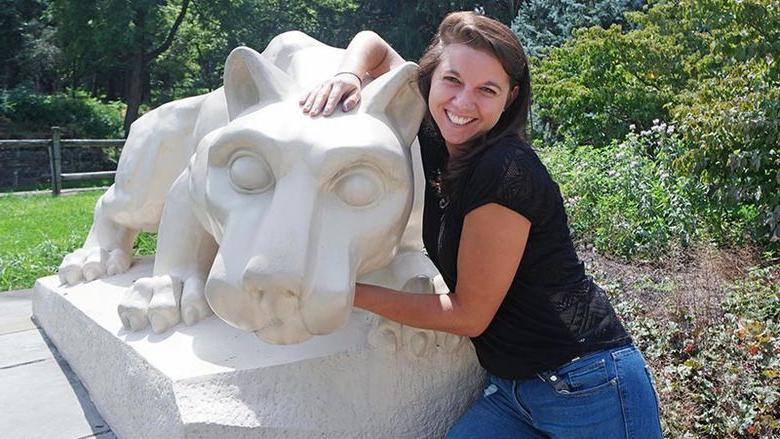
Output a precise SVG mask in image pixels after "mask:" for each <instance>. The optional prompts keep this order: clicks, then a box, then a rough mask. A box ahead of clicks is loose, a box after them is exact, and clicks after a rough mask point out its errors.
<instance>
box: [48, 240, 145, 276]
mask: <svg viewBox="0 0 780 439" xmlns="http://www.w3.org/2000/svg"><path fill="white" fill-rule="evenodd" d="M131 263H132V258H131V257H130V255H129V254H128V253H127V252H126V251H124V250H122V249H119V248H117V249H114V250H111V251H108V250H106V249H104V248H100V247H88V248H80V249H77V250H75V251H74V252H72V253H68V254H67V255H65V257H64V258H63V259H62V263H61V264H60V267H59V269H58V270H57V271H58V274H59V277H60V281H61V282H63V283H66V284H68V285H75V284H77V283H79V282H81V281H82V280H83V281H86V282H89V281H92V280H95V279H99V278H102V277H105V276H113V275H115V274H120V273H124V272H125V271H127V270H128V269H129V268H130V265H131Z"/></svg>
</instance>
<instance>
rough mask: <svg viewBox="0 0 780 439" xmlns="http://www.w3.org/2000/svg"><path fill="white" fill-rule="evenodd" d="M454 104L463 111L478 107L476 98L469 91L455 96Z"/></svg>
mask: <svg viewBox="0 0 780 439" xmlns="http://www.w3.org/2000/svg"><path fill="white" fill-rule="evenodd" d="M452 103H453V104H454V105H455V106H456V107H457V108H458V109H461V110H472V109H474V107H475V106H476V102H475V100H474V96H473V95H472V94H471V93H469V92H468V91H467V90H463V91H460V92H458V93H457V94H455V96H453V98H452Z"/></svg>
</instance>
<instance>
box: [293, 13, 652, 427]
mask: <svg viewBox="0 0 780 439" xmlns="http://www.w3.org/2000/svg"><path fill="white" fill-rule="evenodd" d="M403 62H404V60H403V59H402V58H401V57H400V56H399V55H398V53H396V52H395V51H394V50H393V49H392V47H390V46H389V45H388V44H387V43H386V42H384V41H383V40H382V39H381V38H380V37H379V36H377V35H376V34H374V33H371V32H361V33H359V34H358V35H357V36H355V38H354V39H353V41H352V42H351V43H350V45H349V47H348V48H347V52H346V55H345V58H344V61H343V63H342V65H341V69H340V73H338V74H336V75H335V76H334V77H333V78H332V79H331V80H329V81H326V82H325V83H323V84H321V85H320V86H319V87H317V88H316V89H315V90H312V91H311V92H309V93H308V94H307V95H306V96H304V97H303V98H302V99H301V102H300V103H301V105H302V107H303V111H304V112H306V113H308V114H309V115H311V116H317V115H319V114H322V115H326V116H327V115H329V114H332V113H333V112H334V111H335V110H336V109H337V107H338V105H339V104H341V107H342V109H343V110H344V111H349V110H350V109H352V108H354V107H355V105H356V104H357V103H358V102H359V99H360V88H361V85H362V82H363V79H364V76H366V75H368V76H370V77H377V76H379V75H381V74H383V73H385V72H387V71H388V70H390V69H392V68H394V67H396V66H398V65H400V64H402V63H403ZM419 65H420V72H419V81H418V83H419V87H420V91H421V93H422V95H423V96H424V97H425V98H426V101H427V104H428V110H429V114H428V116H429V117H428V120H427V122H428V124H429V126H430V127H431V128H432V129H429V130H426V129H425V128H424V129H423V130H421V132H420V136H419V137H420V142H421V147H422V150H421V151H422V156H423V166H424V168H425V172H426V177H427V179H428V180H429V181H430V182H431V183H432V184H430V185H427V187H426V200H425V211H424V217H423V240H424V242H425V246H426V249H427V250H428V254H429V256H430V258H431V260H432V261H433V262H434V264H435V265H436V266H437V268H438V269H439V271H440V272H441V273H442V276H443V277H444V279H445V281H446V283H447V285H448V286H449V288H450V291H451V293H450V294H448V295H441V296H437V295H421V294H410V293H404V292H400V291H393V290H390V289H387V288H381V287H377V286H371V285H362V284H358V285H357V287H356V290H355V302H354V304H355V306H357V307H360V308H363V309H366V310H369V311H372V312H375V313H377V314H380V315H382V316H384V317H386V318H389V319H392V320H395V321H397V322H400V323H402V324H405V325H410V326H414V327H418V328H425V329H434V330H439V331H446V332H450V333H454V334H460V335H465V336H468V337H470V338H471V341H472V343H473V345H474V347H475V350H476V353H477V356H478V358H479V361H480V364H481V365H482V366H483V367H484V368H485V369H486V370H487V372H488V380H489V382H488V386H487V387H486V389H485V391H484V392H483V396H482V397H481V398H479V399H478V400H477V401H476V402H475V403H474V404H473V405H472V406H471V407H470V408H469V409H468V410H467V411H466V413H465V414H464V415H463V417H462V418H461V419H460V420H459V421H458V422H457V423H456V425H455V426H454V427H453V429H452V430H451V431H450V432H449V434H448V437H449V438H478V437H484V438H491V439H492V438H518V437H540V438H541V437H566V438H584V437H596V436H599V437H603V438H613V437H614V438H623V437H632V438H633V437H637V438H638V437H641V438H653V437H660V436H661V429H660V423H659V417H658V404H657V400H656V397H655V391H654V389H653V386H652V381H651V380H652V379H651V377H650V374H649V371H648V369H647V367H646V364H645V362H644V359H643V358H642V355H641V353H639V351H638V350H637V349H636V348H635V347H634V346H633V345H632V344H631V338H630V336H629V335H628V334H627V333H626V331H625V329H624V328H623V326H622V325H621V323H620V321H619V320H618V318H617V316H616V315H615V312H614V310H613V309H612V307H611V305H610V304H609V301H608V299H607V297H606V295H605V294H604V292H603V290H601V289H600V288H599V287H598V286H597V285H595V284H594V283H593V281H592V279H591V278H589V277H587V276H586V275H585V273H584V267H583V264H582V262H580V260H579V259H578V257H577V255H576V253H575V250H574V246H573V244H572V241H571V238H570V235H569V229H568V225H567V218H566V213H565V211H564V208H563V202H562V198H561V195H560V192H559V190H558V186H557V184H555V182H554V181H553V180H552V179H551V178H550V176H549V174H548V173H547V170H546V169H545V167H544V165H543V164H542V163H541V162H540V161H539V158H538V157H537V155H536V154H535V153H534V151H533V150H532V149H531V148H530V146H529V145H528V143H527V142H526V141H525V139H524V128H525V124H526V118H527V114H528V106H529V101H530V94H531V93H530V78H529V74H528V63H527V59H526V57H525V54H524V52H523V49H522V47H521V45H520V43H519V42H518V40H517V37H515V35H514V34H513V33H512V32H511V31H510V30H509V29H508V28H507V27H506V26H504V25H502V24H501V23H499V22H497V21H494V20H492V19H489V18H487V17H484V16H480V15H477V14H474V13H470V12H458V13H453V14H450V15H448V16H447V17H445V19H444V20H443V21H442V23H441V25H440V27H439V31H438V33H437V35H436V37H435V38H434V40H433V42H432V44H431V46H430V47H429V48H428V50H427V51H426V52H425V54H424V55H423V56H422V58H421V59H420V62H419Z"/></svg>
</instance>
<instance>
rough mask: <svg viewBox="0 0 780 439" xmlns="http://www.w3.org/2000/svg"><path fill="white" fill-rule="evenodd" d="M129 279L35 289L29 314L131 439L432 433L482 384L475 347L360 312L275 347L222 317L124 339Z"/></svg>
mask: <svg viewBox="0 0 780 439" xmlns="http://www.w3.org/2000/svg"><path fill="white" fill-rule="evenodd" d="M151 268H152V263H151V260H144V261H141V262H140V263H137V264H136V265H135V266H134V267H133V268H132V269H131V270H130V271H129V272H127V273H125V274H123V275H119V276H115V277H112V278H108V279H104V280H98V281H94V282H90V283H87V284H79V285H76V286H73V287H63V286H60V285H59V280H58V279H57V277H56V276H52V277H47V278H42V279H39V280H38V282H37V283H36V285H35V292H34V302H33V313H34V315H35V318H36V320H37V321H38V324H39V325H40V326H41V327H42V328H43V329H44V330H45V332H46V334H47V335H48V336H49V338H50V339H51V340H52V341H53V342H54V344H55V345H56V346H57V348H58V349H59V351H60V352H61V353H62V355H63V356H64V357H65V359H66V360H67V361H68V362H69V363H70V365H71V367H72V368H73V370H74V371H75V372H76V374H77V375H78V376H79V378H81V380H82V382H83V383H84V385H85V387H86V388H87V390H88V391H89V394H90V396H91V398H92V400H93V401H94V403H95V405H96V406H97V408H98V410H99V411H100V413H101V414H102V415H103V417H104V418H105V419H106V421H107V422H108V423H109V425H110V426H111V427H112V429H113V431H114V432H115V433H116V434H117V435H118V436H119V437H127V438H160V437H165V438H185V437H186V438H196V437H197V438H200V437H203V438H211V437H219V438H244V437H246V438H250V437H251V438H313V437H333V438H351V437H355V438H358V437H359V438H415V439H416V438H429V437H430V438H435V437H442V436H443V435H444V433H445V432H446V431H447V429H448V428H449V426H450V425H452V423H453V422H454V421H455V420H456V419H457V418H458V417H459V416H460V414H461V413H462V412H463V410H465V408H466V407H467V406H468V404H469V403H470V402H471V401H472V400H473V399H474V398H475V397H476V395H477V392H478V391H479V389H480V385H481V383H482V380H483V375H482V372H481V369H480V368H479V366H478V364H477V361H476V357H475V355H474V352H473V350H472V347H471V344H470V343H468V340H465V339H461V340H458V339H454V341H453V339H452V338H445V337H443V334H438V333H437V334H434V333H430V332H426V333H419V332H416V331H415V330H412V329H411V328H402V329H401V330H400V331H398V330H397V329H393V327H392V326H386V325H384V324H380V325H379V328H380V329H379V330H378V329H377V325H378V324H379V323H382V322H381V321H380V319H379V318H377V317H376V316H374V315H372V314H370V313H367V312H363V311H359V310H356V311H353V313H352V315H351V318H350V320H349V322H348V324H347V325H346V326H345V327H343V328H341V329H340V330H338V331H336V332H335V333H333V334H330V335H327V336H320V337H314V338H313V339H311V340H308V341H306V342H304V343H301V344H298V345H289V346H276V345H269V344H266V343H264V342H262V341H260V340H258V339H257V338H256V337H255V336H254V335H253V334H251V333H249V332H245V331H242V330H239V329H235V328H233V327H231V326H229V325H228V324H226V323H225V322H223V321H222V320H220V319H218V318H217V317H214V316H212V317H210V318H208V319H206V320H205V321H203V322H201V323H199V324H197V325H194V326H192V327H186V326H184V325H183V324H180V325H178V326H176V327H175V328H174V329H173V330H170V331H168V332H166V333H163V334H160V335H156V334H154V333H152V332H151V330H150V329H147V330H145V331H141V332H135V333H134V332H128V331H126V330H125V329H123V328H122V324H121V322H120V320H119V317H118V316H117V304H118V302H119V299H120V297H121V295H122V293H123V291H124V290H125V289H126V288H127V286H129V285H130V284H131V283H132V282H133V281H134V280H135V279H138V278H140V277H144V276H149V275H150V274H151Z"/></svg>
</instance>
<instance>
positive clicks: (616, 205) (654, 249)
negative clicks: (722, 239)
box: [541, 123, 707, 261]
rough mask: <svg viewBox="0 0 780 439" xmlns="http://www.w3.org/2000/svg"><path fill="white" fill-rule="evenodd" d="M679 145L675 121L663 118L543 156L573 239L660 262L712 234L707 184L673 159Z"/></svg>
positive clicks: (603, 250) (609, 252)
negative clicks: (609, 139)
mask: <svg viewBox="0 0 780 439" xmlns="http://www.w3.org/2000/svg"><path fill="white" fill-rule="evenodd" d="M682 150H683V146H682V143H681V141H680V139H679V137H678V136H677V135H676V134H675V133H674V127H672V126H667V125H666V124H663V123H660V124H658V125H655V126H653V127H652V128H651V129H649V130H646V131H643V132H641V133H631V134H629V135H628V136H627V138H626V139H625V140H624V141H623V142H613V143H611V144H609V145H607V146H605V147H602V148H596V147H593V146H591V145H582V146H571V145H567V144H560V145H557V146H554V147H549V148H545V149H543V150H542V151H541V156H542V159H543V160H544V162H545V164H546V166H547V167H548V169H549V171H550V173H551V174H552V176H553V178H554V179H555V180H556V181H557V182H558V184H559V185H560V188H561V193H562V195H563V197H564V204H565V206H566V210H567V212H568V214H569V223H570V224H571V227H572V229H573V231H574V234H575V238H576V239H578V240H581V241H584V242H588V243H593V245H594V246H595V247H596V249H597V250H598V251H599V253H601V254H606V255H613V256H619V257H621V258H626V259H639V260H645V261H658V260H660V259H661V258H662V257H663V255H665V254H666V253H667V252H668V251H669V250H671V249H674V248H679V247H686V246H688V245H690V244H691V243H693V242H696V241H698V240H701V239H703V238H704V236H706V233H707V224H703V223H702V221H701V217H702V212H701V210H700V209H699V206H701V205H703V204H704V200H705V194H704V187H703V185H701V184H700V183H698V182H697V181H696V180H695V179H693V178H690V177H686V176H685V175H681V174H679V173H677V172H676V171H675V169H674V166H673V163H674V160H675V159H676V158H677V157H678V156H679V154H680V153H681V151H682Z"/></svg>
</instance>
